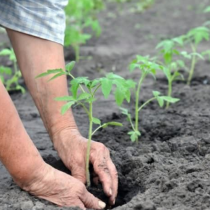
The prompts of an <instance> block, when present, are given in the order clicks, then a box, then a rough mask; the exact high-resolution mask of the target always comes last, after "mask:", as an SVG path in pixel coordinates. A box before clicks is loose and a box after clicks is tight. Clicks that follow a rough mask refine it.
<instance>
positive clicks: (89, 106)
mask: <svg viewBox="0 0 210 210" xmlns="http://www.w3.org/2000/svg"><path fill="white" fill-rule="evenodd" d="M73 67H74V62H71V63H69V64H68V65H67V66H66V70H62V69H54V70H48V71H47V72H44V73H42V74H40V75H39V76H37V78H39V77H44V76H48V75H51V74H53V77H52V78H50V79H49V80H53V79H56V78H57V77H60V76H62V75H67V76H69V77H71V79H72V80H71V81H70V93H71V96H63V97H58V98H56V99H55V100H57V101H66V102H67V103H66V104H65V105H64V106H63V107H62V109H61V113H62V114H65V113H66V112H67V110H68V109H70V108H71V107H72V106H73V105H80V106H81V107H82V108H83V109H84V111H85V112H86V114H87V116H88V119H89V132H88V143H87V156H86V177H87V186H90V173H89V158H90V148H91V140H92V136H93V135H94V134H95V133H96V131H98V130H99V129H101V128H106V127H107V126H122V124H121V123H118V122H107V123H104V124H102V123H101V121H100V120H99V119H98V118H96V117H94V116H93V113H94V111H93V103H94V102H95V101H97V99H98V97H97V95H96V93H97V92H98V91H99V90H101V92H102V94H103V96H104V97H105V98H107V97H108V96H109V95H110V94H111V92H112V90H113V89H114V91H113V92H114V95H115V100H116V103H117V105H119V106H120V105H121V104H122V102H123V101H124V100H126V101H127V102H129V101H130V89H131V88H133V87H134V86H135V84H134V82H133V81H131V80H125V79H123V78H122V77H120V76H118V75H116V74H113V73H108V74H106V76H105V77H101V78H97V79H93V80H89V79H88V78H87V77H77V78H75V77H74V76H73V75H72V74H71V71H72V69H73ZM93 124H96V125H97V127H96V128H95V130H93Z"/></svg>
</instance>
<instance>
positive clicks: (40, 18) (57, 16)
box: [0, 0, 68, 45]
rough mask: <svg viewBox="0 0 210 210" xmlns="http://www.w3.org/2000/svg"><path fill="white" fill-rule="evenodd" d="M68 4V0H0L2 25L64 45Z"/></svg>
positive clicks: (0, 23)
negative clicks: (65, 10)
mask: <svg viewBox="0 0 210 210" xmlns="http://www.w3.org/2000/svg"><path fill="white" fill-rule="evenodd" d="M67 4H68V0H0V25H2V26H3V27H5V28H9V29H13V30H15V31H18V32H22V33H26V34H29V35H32V36H36V37H39V38H43V39H47V40H50V41H53V42H57V43H59V44H62V45H63V43H64V31H65V13H64V7H65V6H66V5H67Z"/></svg>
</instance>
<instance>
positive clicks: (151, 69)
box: [121, 55, 179, 142]
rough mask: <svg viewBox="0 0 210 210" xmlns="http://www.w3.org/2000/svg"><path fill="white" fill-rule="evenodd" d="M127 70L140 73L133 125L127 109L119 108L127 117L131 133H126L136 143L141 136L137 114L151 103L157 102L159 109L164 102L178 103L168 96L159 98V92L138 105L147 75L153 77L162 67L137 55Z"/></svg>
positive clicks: (155, 92)
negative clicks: (137, 70) (136, 70)
mask: <svg viewBox="0 0 210 210" xmlns="http://www.w3.org/2000/svg"><path fill="white" fill-rule="evenodd" d="M129 69H130V71H131V72H133V71H134V70H135V69H139V70H140V71H141V76H140V79H139V82H138V85H137V87H136V89H135V123H133V122H132V118H131V114H130V113H129V112H128V110H127V109H125V108H121V110H122V113H123V114H124V115H126V116H127V118H128V121H129V122H130V125H131V128H132V131H130V132H128V134H129V135H130V139H131V141H132V142H138V138H139V136H141V132H140V131H139V112H140V111H141V110H142V109H143V108H144V107H145V106H146V105H147V104H149V103H150V102H151V101H154V100H157V101H158V104H159V105H160V107H163V106H164V102H170V103H175V102H177V101H179V99H177V98H172V97H169V96H161V94H160V92H158V91H153V97H152V98H150V99H148V100H147V101H146V102H144V103H143V104H142V105H139V97H140V93H141V87H142V84H143V81H144V79H145V78H146V77H147V76H148V75H152V76H154V77H155V75H156V70H158V69H162V66H160V65H159V64H157V63H155V62H154V61H153V60H152V59H150V58H149V56H146V57H143V56H140V55H138V56H137V57H136V59H135V60H133V61H132V63H131V64H130V65H129Z"/></svg>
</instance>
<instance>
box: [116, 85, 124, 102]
mask: <svg viewBox="0 0 210 210" xmlns="http://www.w3.org/2000/svg"><path fill="white" fill-rule="evenodd" d="M115 100H116V103H117V105H118V106H120V105H121V104H122V102H123V100H124V94H123V93H122V92H121V91H120V90H119V88H117V89H116V90H115Z"/></svg>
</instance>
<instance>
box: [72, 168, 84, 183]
mask: <svg viewBox="0 0 210 210" xmlns="http://www.w3.org/2000/svg"><path fill="white" fill-rule="evenodd" d="M71 175H72V176H73V177H74V178H76V179H78V180H79V181H81V182H82V183H83V184H85V183H86V173H85V168H82V167H78V166H76V167H73V168H72V169H71Z"/></svg>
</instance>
